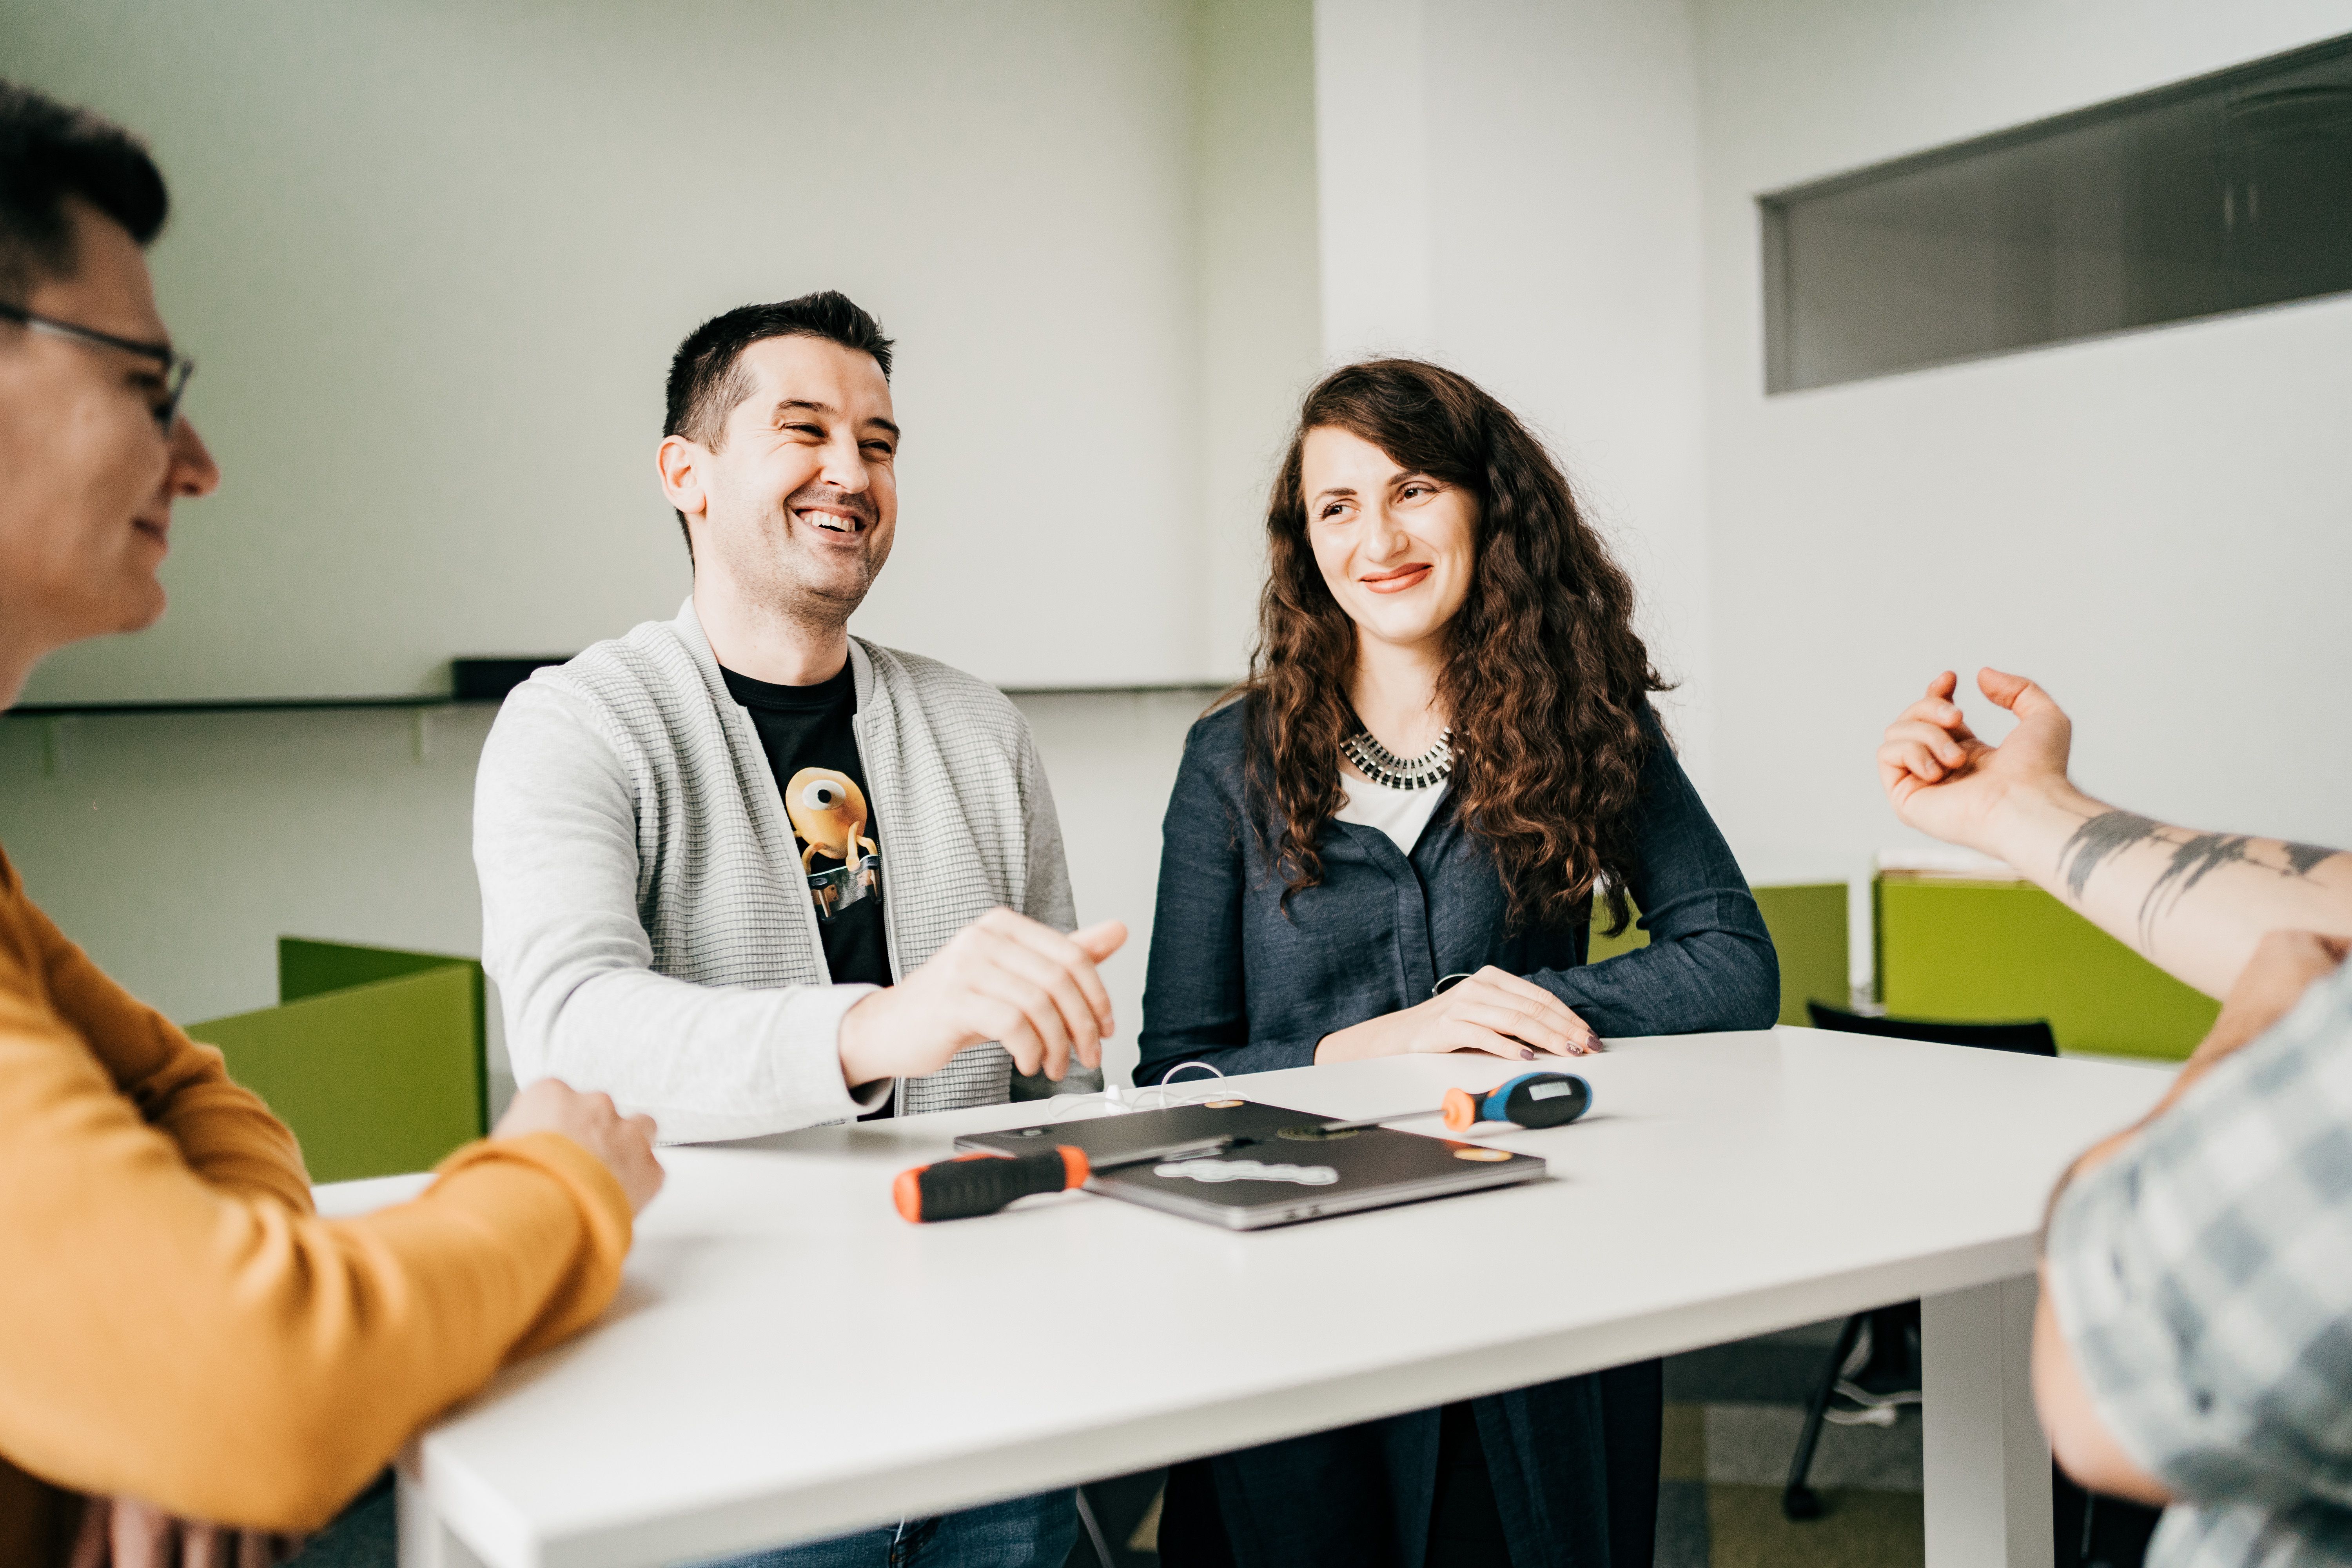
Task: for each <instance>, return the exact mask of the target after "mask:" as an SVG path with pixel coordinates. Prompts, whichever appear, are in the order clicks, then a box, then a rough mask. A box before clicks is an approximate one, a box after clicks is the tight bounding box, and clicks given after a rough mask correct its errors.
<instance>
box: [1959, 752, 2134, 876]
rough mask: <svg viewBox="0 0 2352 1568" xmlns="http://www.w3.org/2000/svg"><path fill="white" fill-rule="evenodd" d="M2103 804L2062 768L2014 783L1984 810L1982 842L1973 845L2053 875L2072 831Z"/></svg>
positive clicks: (2013, 863)
mask: <svg viewBox="0 0 2352 1568" xmlns="http://www.w3.org/2000/svg"><path fill="white" fill-rule="evenodd" d="M2106 809H2107V807H2106V806H2105V805H2101V804H2100V803H2099V802H2097V801H2095V800H2093V799H2092V798H2091V797H2090V796H2089V795H2084V793H2083V792H2082V791H2081V790H2078V789H2076V788H2075V787H2074V781H2072V780H2071V779H2068V778H2067V777H2066V776H2065V775H2064V774H2063V773H2062V774H2060V775H2059V776H2057V777H2056V778H2054V779H2040V780H2035V781H2033V782H2032V783H2031V784H2023V785H2018V786H2012V787H2011V788H2010V789H2009V790H2008V791H2006V792H2004V793H2003V794H2002V795H2001V797H2000V800H1999V801H1998V802H1996V803H1995V804H1994V805H1993V808H1992V810H1991V811H1990V812H1989V813H1987V814H1986V817H1985V841H1984V842H1983V843H1981V844H1978V845H1975V846H1973V847H1974V848H1977V849H1979V850H1981V851H1982V852H1983V853H1985V854H1987V855H1990V856H1991V857H1992V858H1995V859H1996V860H2000V861H2003V862H2005V863H2006V864H2008V865H2010V866H2011V867H2013V868H2016V869H2017V870H2019V871H2021V872H2023V873H2025V875H2027V876H2029V877H2032V878H2033V879H2035V880H2037V881H2044V880H2046V879H2051V878H2053V877H2055V876H2056V875H2057V872H2058V857H2059V854H2060V852H2061V851H2062V850H2063V849H2064V848H2065V847H2066V841H2067V840H2068V839H2069V838H2072V837H2074V832H2075V830H2076V829H2077V828H2079V827H2081V826H2083V824H2084V823H2085V822H2087V821H2089V820H2090V819H2091V818H2092V817H2094V816H2098V815H2099V814H2100V813H2101V812H2103V811H2105V810H2106Z"/></svg>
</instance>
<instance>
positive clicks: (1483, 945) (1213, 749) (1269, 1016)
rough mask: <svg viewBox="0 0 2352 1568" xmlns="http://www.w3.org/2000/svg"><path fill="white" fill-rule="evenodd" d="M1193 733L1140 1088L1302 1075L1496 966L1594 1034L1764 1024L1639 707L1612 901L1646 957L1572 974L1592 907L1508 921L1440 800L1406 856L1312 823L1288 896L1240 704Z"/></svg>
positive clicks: (1708, 871) (1752, 911)
mask: <svg viewBox="0 0 2352 1568" xmlns="http://www.w3.org/2000/svg"><path fill="white" fill-rule="evenodd" d="M1243 710H1244V703H1243V702H1234V703H1232V704H1229V705H1228V706H1226V707H1223V708H1221V709H1219V710H1217V711H1215V712H1214V713H1212V714H1210V715H1209V716H1208V717H1206V718H1204V719H1202V721H1200V722H1198V723H1196V724H1194V725H1193V726H1192V734H1191V735H1190V736H1189V737H1187V739H1186V741H1185V743H1184V763H1183V766H1182V767H1181V769H1180V770H1179V771H1178V773H1177V774H1176V789H1175V793H1174V794H1173V795H1171V797H1170V799H1169V802H1168V816H1167V820H1166V822H1165V823H1164V825H1163V826H1162V829H1161V848H1160V900H1159V907H1158V910H1157V912H1156V913H1155V915H1154V916H1153V919H1152V924H1151V963H1150V971H1149V973H1148V975H1147V977H1146V980H1145V986H1144V993H1143V1033H1142V1036H1141V1037H1140V1044H1141V1049H1142V1061H1141V1063H1140V1065H1139V1067H1138V1068H1136V1074H1135V1080H1136V1082H1138V1083H1139V1084H1150V1083H1158V1082H1159V1081H1160V1077H1161V1075H1163V1074H1164V1073H1165V1072H1166V1071H1167V1070H1168V1069H1169V1068H1172V1067H1174V1066H1175V1065H1176V1064H1177V1063H1178V1062H1181V1061H1204V1062H1210V1063H1213V1064H1214V1065H1215V1066H1216V1067H1217V1068H1219V1069H1220V1070H1222V1071H1224V1072H1228V1073H1236V1072H1263V1071H1267V1070H1270V1069H1272V1068H1298V1067H1307V1066H1308V1065H1310V1064H1311V1063H1312V1062H1313V1061H1314V1060H1315V1047H1316V1044H1317V1042H1318V1041H1319V1040H1321V1039H1322V1038H1323V1037H1324V1036H1326V1035H1328V1034H1330V1033H1332V1032H1333V1031H1335V1030H1338V1029H1344V1028H1347V1027H1348V1026H1349V1025H1351V1024H1360V1023H1362V1022H1364V1021H1365V1020H1366V1019H1368V1018H1377V1017H1379V1016H1381V1015H1382V1014H1385V1013H1393V1012H1395V1011H1397V1010H1398V1009H1399V1008H1401V1007H1411V1006H1413V1005H1416V1004H1418V1003H1422V1002H1426V1001H1427V1000H1429V998H1430V995H1431V994H1432V987H1433V986H1434V985H1435V984H1437V981H1438V979H1439V978H1440V977H1441V976H1443V975H1447V974H1458V973H1475V972H1476V971H1477V970H1478V969H1480V968H1482V967H1484V966H1485V965H1486V964H1489V963H1491V964H1495V965H1496V966H1497V967H1499V968H1502V969H1507V970H1508V971H1510V972H1511V973H1514V974H1523V975H1525V976H1527V977H1528V979H1530V980H1532V981H1534V982H1535V983H1536V984H1538V985H1541V986H1543V987H1544V988H1545V989H1546V990H1548V991H1549V992H1550V993H1551V994H1553V995H1555V996H1558V997H1559V999H1560V1000H1561V1001H1563V1002H1565V1003H1567V1004H1568V1005H1569V1006H1570V1008H1571V1009H1573V1010H1574V1011H1575V1013H1576V1016H1578V1017H1580V1018H1581V1019H1583V1020H1584V1021H1585V1022H1586V1023H1587V1024H1589V1025H1591V1026H1592V1029H1593V1032H1594V1033H1596V1034H1598V1035H1600V1036H1601V1037H1603V1038H1609V1037H1618V1038H1622V1037H1626V1036H1629V1035H1678V1034H1688V1033H1692V1032H1695V1031H1698V1030H1703V1029H1763V1028H1769V1027H1770V1026H1771V1025H1772V1022H1773V1020H1774V1019H1775V1018H1776V1017H1777V1016H1779V1014H1780V963H1779V961H1778V960H1777V959H1776V958H1775V957H1774V955H1773V952H1772V938H1771V936H1770V934H1769V932H1767V931H1765V929H1764V917H1763V916H1762V915H1761V914H1760V913H1759V912H1758V910H1757V908H1756V900H1755V898H1754V897H1753V896H1752V895H1751V894H1750V893H1749V892H1748V882H1747V879H1745V878H1743V877H1742V876H1741V875H1740V874H1739V864H1738V861H1736V860H1734V859H1733V858H1731V849H1730V847H1729V846H1727V845H1726V844H1725V843H1724V841H1723V835H1722V834H1721V833H1719V832H1717V830H1716V826H1715V820H1714V819H1713V818H1712V817H1710V816H1707V814H1706V806H1705V805H1701V804H1700V803H1699V798H1698V792H1697V791H1696V790H1694V789H1693V788H1691V784H1690V780H1689V778H1688V777H1686V776H1685V774H1684V773H1683V770H1682V764H1681V763H1677V762H1676V761H1675V754H1674V752H1673V751H1672V750H1671V749H1670V748H1669V747H1668V746H1667V745H1666V743H1665V736H1664V731H1661V730H1660V729H1659V728H1658V724H1657V720H1656V718H1655V716H1654V715H1652V716H1651V717H1650V719H1649V721H1648V723H1647V726H1646V727H1647V728H1648V729H1649V731H1650V733H1651V739H1652V745H1651V747H1650V754H1649V758H1648V760H1647V762H1646V763H1644V764H1643V769H1642V778H1641V785H1640V793H1639V795H1638V797H1637V799H1636V802H1635V805H1634V808H1633V809H1634V814H1635V825H1634V834H1633V851H1634V858H1635V860H1636V868H1635V870H1634V872H1633V881H1632V885H1631V886H1630V888H1629V889H1627V890H1628V891H1630V892H1631V893H1632V894H1633V902H1634V903H1635V905H1636V906H1638V907H1639V908H1640V910H1641V911H1642V922H1641V923H1642V927H1643V930H1645V931H1648V932H1649V933H1650V945H1649V946H1647V947H1643V948H1637V949H1635V950H1634V951H1633V952H1627V953H1622V954H1620V955H1619V956H1617V957H1615V958H1612V959H1610V960H1608V961H1607V962H1606V963H1598V964H1594V965H1592V966H1591V967H1590V968H1587V967H1586V966H1585V963H1584V955H1585V952H1586V951H1587V938H1588V932H1589V927H1588V924H1587V921H1588V918H1589V914H1590V911H1589V910H1579V911H1578V912H1577V914H1576V915H1575V916H1574V917H1573V918H1571V919H1570V920H1567V921H1560V922H1559V923H1556V924H1551V925H1545V926H1537V927H1534V928H1531V929H1528V930H1523V931H1509V930H1507V922H1506V921H1505V911H1506V900H1505V896H1504V891H1503V883H1502V879H1501V878H1500V877H1499V876H1498V875H1497V874H1496V870H1495V863H1494V859H1493V858H1492V857H1491V856H1489V855H1488V854H1487V853H1486V848H1485V847H1484V846H1483V845H1481V844H1480V843H1479V842H1478V841H1477V840H1476V839H1475V838H1474V837H1471V836H1470V835H1469V834H1468V833H1467V832H1466V831H1465V830H1464V828H1463V826H1462V822H1461V819H1460V818H1459V817H1458V816H1456V815H1455V813H1454V797H1453V793H1452V792H1451V791H1448V792H1447V794H1446V797H1445V798H1444V800H1442V801H1440V802H1439V803H1438V805H1437V810H1436V813H1435V814H1434V815H1433V816H1432V817H1431V818H1430V821H1429V826H1427V827H1425V828H1423V830H1422V835H1421V838H1420V841H1419V842H1418V843H1416V844H1415V845H1414V846H1413V850H1412V855H1411V856H1410V857H1407V856H1406V854H1405V853H1404V851H1402V850H1401V849H1399V848H1398V847H1396V841H1395V840H1394V839H1391V837H1389V836H1388V835H1387V834H1385V833H1383V832H1381V830H1380V829H1378V828H1376V827H1365V826H1361V825H1360V824H1357V823H1352V822H1336V821H1335V822H1331V823H1328V824H1326V825H1325V826H1324V830H1323V836H1322V839H1321V841H1320V846H1319V847H1320V848H1321V850H1322V855H1323V880H1322V882H1321V883H1320V884H1318V886H1316V887H1312V888H1308V889H1304V890H1302V891H1300V892H1297V893H1295V894H1293V895H1292V896H1291V898H1290V900H1289V908H1288V910H1285V909H1284V908H1283V901H1282V879H1281V877H1280V875H1279V874H1277V873H1276V870H1275V868H1274V867H1273V865H1272V863H1271V857H1270V856H1269V854H1268V850H1269V848H1270V847H1271V842H1272V825H1271V823H1267V824H1266V825H1265V826H1266V827H1267V831H1266V832H1265V834H1259V833H1255V832H1253V831H1251V829H1250V826H1249V823H1248V817H1247V816H1245V815H1244V813H1245V812H1246V811H1248V810H1249V809H1250V808H1249V807H1248V806H1247V805H1244V798H1243V797H1244V788H1243V783H1242V740H1243Z"/></svg>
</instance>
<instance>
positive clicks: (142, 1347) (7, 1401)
mask: <svg viewBox="0 0 2352 1568" xmlns="http://www.w3.org/2000/svg"><path fill="white" fill-rule="evenodd" d="M61 949H70V944H69V943H66V942H64V939H63V938H62V937H58V936H56V934H55V931H54V928H53V927H50V926H49V925H48V922H47V921H46V920H45V919H42V918H41V917H40V916H39V915H38V912H37V910H32V908H31V906H30V905H29V904H28V903H26V902H25V901H24V900H23V897H22V894H21V893H20V892H19V891H18V890H17V889H16V886H15V879H14V876H13V874H12V873H10V871H9V870H8V868H7V867H6V864H5V861H0V1254H5V1257H6V1258H7V1267H5V1268H0V1457H5V1459H6V1460H7V1461H8V1462H9V1463H11V1464H13V1465H15V1466H16V1467H17V1468H21V1469H23V1470H26V1471H28V1472H30V1473H31V1474H33V1475H35V1476H37V1477H39V1478H41V1479H45V1480H47V1481H48V1482H50V1483H52V1484H54V1485H57V1486H59V1487H63V1488H66V1489H71V1490H74V1491H81V1492H89V1493H100V1494H113V1493H122V1494H127V1495H130V1496H133V1497H139V1498H143V1499H146V1500H149V1501H152V1502H153V1503H156V1504H158V1505H160V1506H162V1507H163V1508H165V1509H167V1510H171V1511H173V1512H174V1513H180V1514H184V1515H188V1516H190V1517H194V1518H199V1519H209V1520H215V1521H221V1522H223V1523H227V1524H235V1525H243V1526H249V1527H257V1528H263V1529H270V1530H309V1529H313V1528H316V1527H317V1526H319V1525H320V1524H321V1523H323V1522H325V1521H326V1520H327V1519H329V1518H330V1517H331V1516H332V1515H333V1513H334V1511H335V1510H336V1509H337V1508H339V1507H340V1506H341V1504H342V1503H343V1501H345V1500H347V1499H348V1498H349V1497H350V1496H351V1495H352V1493H353V1492H354V1491H356V1490H357V1489H359V1488H360V1487H361V1486H362V1485H363V1484H364V1483H365V1482H366V1481H367V1479H369V1477H371V1476H372V1475H373V1474H374V1473H375V1471H376V1470H377V1469H379V1468H381V1467H382V1466H383V1464H384V1463H385V1462H386V1461H387V1460H388V1459H389V1458H391V1456H392V1455H393V1453H394V1451H395V1450H396V1449H397V1448H398V1447H399V1446H400V1444H402V1443H403V1442H404V1441H405V1440H406V1439H407V1438H408V1436H410V1435H411V1434H412V1433H413V1432H415V1429H416V1428H417V1427H418V1426H421V1425H422V1424H424V1423H425V1421H427V1420H428V1419H430V1418H431V1417H432V1416H433V1415H435V1414H436V1413H437V1412H439V1411H441V1410H443V1409H446V1407H448V1406H449V1405H452V1404H454V1403H456V1402H457V1400H460V1399H462V1398H464V1397H466V1396H467V1394H471V1393H473V1392H474V1391H475V1390H476V1389H478V1387H479V1386H480V1385H481V1384H483V1383H484V1382H485V1381H487V1380H488V1377H489V1376H490V1374H491V1373H493V1372H495V1371H496V1370H497V1369H498V1367H499V1364H500V1363H502V1362H504V1361H506V1360H508V1359H509V1358H510V1357H513V1356H516V1355H521V1354H528V1353H530V1352H532V1351H534V1350H537V1349H540V1348H541V1347H543V1346H545V1345H548V1344H551V1343H553V1342H556V1341H558V1340H560V1339H562V1337H564V1336H565V1335H567V1334H570V1333H572V1332H573V1331H576V1330H578V1329H580V1328H581V1327H583V1326H584V1325H585V1324H586V1323H588V1322H589V1321H592V1320H593V1318H594V1317H595V1316H596V1314H597V1313H598V1312H600V1311H602V1310H604V1305H605V1303H606V1302H607V1301H608V1300H610V1299H611V1297H612V1294H613V1292H614V1289H616V1288H617V1286H618V1283H619V1279H620V1270H621V1263H622V1259H623V1258H624V1257H625V1254H626V1253H627V1250H628V1246H629V1239H630V1220H629V1209H628V1204H627V1200H626V1198H625V1195H624V1194H623V1193H622V1192H621V1190H620V1186H619V1184H617V1183H616V1182H614V1179H613V1177H612V1175H611V1174H610V1173H608V1172H607V1171H606V1170H605V1169H604V1166H603V1165H602V1164H601V1163H598V1162H597V1161H596V1160H595V1159H594V1157H593V1156H592V1155H590V1154H589V1153H588V1152H586V1151H585V1150H583V1149H582V1148H580V1147H579V1146H578V1145H576V1144H574V1143H572V1142H571V1141H570V1140H568V1139H565V1138H562V1137H558V1136H556V1135H554V1134H552V1133H539V1134H533V1135H532V1136H530V1137H527V1138H520V1139H500V1140H492V1141H489V1142H481V1143H476V1144H473V1145H470V1146H469V1147H467V1148H466V1149H463V1150H460V1151H459V1152H457V1153H456V1154H454V1155H452V1156H451V1157H450V1158H449V1159H448V1160H447V1161H446V1162H444V1163H443V1164H442V1166H441V1171H440V1176H439V1179H438V1180H437V1181H436V1183H435V1184H434V1185H433V1186H432V1187H431V1188H430V1189H429V1190H428V1191H427V1192H426V1193H425V1194H424V1195H423V1196H421V1197H420V1198H418V1199H417V1200H416V1201H415V1202H414V1203H409V1204H404V1205H399V1206H397V1207H394V1208H391V1209H386V1210H383V1211H381V1212H379V1213H377V1214H373V1215H367V1216H365V1217H362V1218H360V1219H355V1220H347V1221H323V1220H320V1219H319V1218H317V1217H316V1216H315V1215H313V1214H312V1213H311V1210H310V1196H309V1192H308V1189H307V1187H306V1186H304V1185H303V1184H302V1182H301V1166H300V1163H299V1156H298V1155H297V1154H296V1153H295V1152H294V1147H293V1142H292V1139H291V1137H290V1135H289V1134H288V1133H287V1132H286V1131H285V1130H284V1129H283V1128H282V1127H280V1126H279V1125H278V1123H277V1122H276V1121H273V1120H272V1119H270V1117H269V1116H268V1112H267V1111H266V1110H262V1109H261V1106H260V1102H259V1101H258V1100H255V1099H254V1098H253V1097H252V1096H251V1095H249V1094H247V1093H246V1092H245V1091H244V1090H242V1089H237V1088H236V1087H235V1086H234V1085H232V1084H230V1083H229V1082H228V1081H227V1079H226V1075H225V1074H223V1073H222V1072H221V1070H220V1064H219V1058H218V1055H217V1053H215V1052H212V1051H209V1050H206V1049H205V1048H203V1047H197V1046H194V1044H192V1043H191V1042H189V1041H188V1040H187V1039H186V1037H184V1036H182V1035H180V1033H179V1031H178V1030H177V1029H175V1028H173V1026H171V1025H170V1024H169V1023H167V1022H165V1021H164V1020H163V1019H162V1018H161V1017H160V1016H156V1015H154V1014H153V1013H152V1012H151V1011H149V1010H148V1009H145V1008H143V1007H141V1006H140V1005H138V1004H137V1003H135V1002H133V1001H131V998H130V997H129V996H127V995H126V994H123V993H122V992H121V991H120V990H119V989H118V988H116V987H114V986H113V985H112V984H111V983H110V982H108V981H106V979H105V977H104V976H103V975H102V974H100V973H99V972H98V971H97V969H96V968H95V966H94V965H91V964H89V960H88V959H87V958H84V957H82V956H81V955H80V954H79V952H78V951H69V952H68V951H60V950H61Z"/></svg>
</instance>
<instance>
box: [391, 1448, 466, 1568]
mask: <svg viewBox="0 0 2352 1568" xmlns="http://www.w3.org/2000/svg"><path fill="white" fill-rule="evenodd" d="M393 1484H394V1489H395V1491H396V1495H397V1497H398V1500H399V1520H400V1568H482V1560H481V1559H480V1558H478V1557H477V1556H475V1555H474V1551H473V1548H471V1547H469V1546H467V1544H466V1543H465V1542H462V1541H460V1540H458V1539H457V1533H456V1532H455V1531H452V1530H451V1529H450V1528H449V1527H448V1526H447V1525H446V1524H444V1523H442V1522H441V1521H440V1518H439V1516H437V1515H436V1514H435V1513H434V1511H433V1505H432V1503H431V1502H429V1501H427V1500H426V1499H425V1489H424V1488H423V1487H421V1486H418V1485H416V1484H415V1483H414V1482H412V1481H411V1480H410V1479H408V1470H407V1468H406V1467H405V1466H403V1467H401V1468H398V1469H396V1470H394V1483H393Z"/></svg>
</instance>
